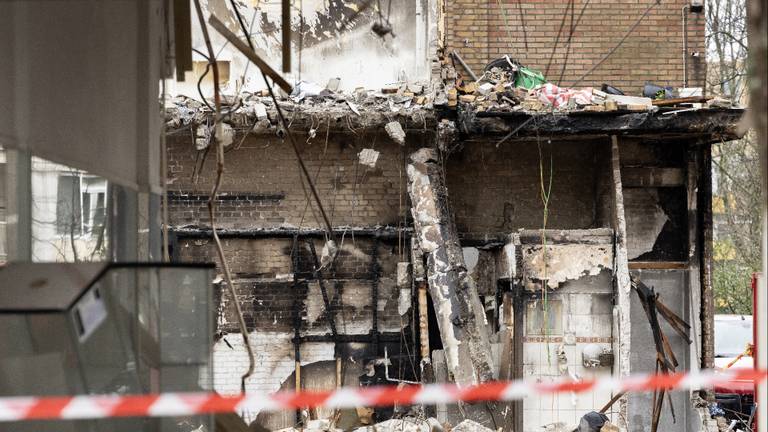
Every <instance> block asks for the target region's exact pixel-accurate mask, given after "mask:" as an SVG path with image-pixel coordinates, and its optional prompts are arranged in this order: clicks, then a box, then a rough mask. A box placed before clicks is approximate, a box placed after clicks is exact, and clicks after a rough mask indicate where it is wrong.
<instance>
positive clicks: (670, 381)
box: [0, 370, 768, 422]
mask: <svg viewBox="0 0 768 432" xmlns="http://www.w3.org/2000/svg"><path fill="white" fill-rule="evenodd" d="M766 378H768V372H766V371H757V370H733V371H727V372H722V373H713V372H700V373H691V374H686V373H677V374H670V375H634V376H631V377H628V378H625V379H617V378H600V379H595V380H583V381H572V380H561V381H555V382H550V383H542V382H536V381H531V380H521V381H497V382H490V383H486V384H482V385H478V386H472V387H464V388H458V387H456V386H455V385H451V384H430V385H424V386H406V387H401V388H397V387H394V386H384V387H355V388H351V387H346V388H341V389H338V390H331V391H304V392H300V393H295V392H278V393H274V394H247V395H245V396H242V395H237V396H221V395H218V394H215V393H202V392H201V393H163V394H147V395H101V396H95V395H82V396H62V397H0V421H5V422H8V421H22V420H40V419H94V418H107V417H131V416H136V417H176V416H190V415H196V414H209V413H219V412H237V411H261V410H265V411H279V410H286V409H296V408H304V407H326V408H353V407H360V406H389V405H394V404H401V405H408V404H426V405H432V404H445V403H455V402H458V401H465V402H475V401H510V400H518V399H524V398H525V397H527V396H530V395H544V394H553V393H569V392H574V393H583V392H587V391H601V392H606V393H610V392H613V393H618V392H620V391H626V392H630V393H631V392H647V391H652V390H657V389H666V390H691V389H694V390H695V389H701V388H709V387H713V386H716V385H723V384H726V383H729V382H733V381H742V382H744V381H749V382H755V383H758V382H760V381H762V380H764V379H766Z"/></svg>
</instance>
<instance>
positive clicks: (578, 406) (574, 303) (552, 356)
mask: <svg viewBox="0 0 768 432" xmlns="http://www.w3.org/2000/svg"><path fill="white" fill-rule="evenodd" d="M608 290H610V284H609V285H608V286H607V287H605V288H603V289H599V290H597V291H594V290H586V291H587V292H579V291H578V290H575V289H564V290H563V291H561V292H555V293H552V294H550V297H549V298H550V299H551V300H560V301H562V312H561V313H562V316H561V318H562V329H563V331H562V334H550V335H549V336H547V337H546V339H545V340H546V341H548V342H545V341H542V340H541V337H540V336H531V337H530V338H528V339H524V343H523V375H524V378H526V379H534V380H540V381H542V382H548V381H555V380H561V379H563V378H567V377H568V375H572V374H573V375H576V376H577V377H580V378H593V377H596V376H601V375H602V376H605V375H611V373H612V371H611V368H610V367H600V368H585V367H584V366H583V363H582V350H583V349H584V347H585V346H587V345H589V344H590V343H595V344H596V345H598V346H600V347H604V348H607V349H610V348H611V347H612V346H611V336H612V335H611V333H612V322H613V319H612V315H611V307H612V304H611V296H610V294H609V292H610V291H608ZM606 291H607V292H606ZM569 334H570V335H571V336H572V337H573V339H574V340H576V342H575V343H573V344H570V345H569V344H567V343H566V340H568V339H569V338H567V337H565V336H566V335H569ZM561 345H562V346H563V348H564V350H565V354H566V358H567V371H566V372H565V373H561V368H560V365H559V362H558V349H559V347H560V346H561ZM563 369H564V368H563ZM612 396H613V395H612V394H606V393H602V392H587V393H581V394H579V395H576V394H571V393H562V394H557V395H548V396H542V397H536V396H530V397H528V398H526V399H525V401H524V402H523V410H524V412H523V415H524V422H523V423H524V430H525V432H529V431H530V432H534V431H536V432H540V431H543V430H544V429H543V427H544V426H546V425H548V424H555V423H563V424H565V425H568V426H574V427H575V426H577V425H578V422H579V420H580V419H581V417H582V416H583V415H584V414H586V413H587V412H589V411H598V410H599V409H600V408H601V407H602V406H603V405H605V404H606V403H607V402H608V401H609V400H610V399H611V397H612ZM608 417H609V418H611V419H612V416H611V413H610V412H609V413H608ZM612 420H614V419H612Z"/></svg>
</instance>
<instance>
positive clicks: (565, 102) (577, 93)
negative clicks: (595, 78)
mask: <svg viewBox="0 0 768 432" xmlns="http://www.w3.org/2000/svg"><path fill="white" fill-rule="evenodd" d="M534 92H535V93H536V96H537V97H538V99H539V100H540V101H541V103H543V104H544V105H551V106H553V107H554V108H557V109H559V108H565V107H575V106H585V105H590V104H592V89H591V88H586V89H581V90H577V89H571V88H565V87H558V86H556V85H554V84H551V83H547V84H544V85H543V86H541V87H538V88H536V89H534Z"/></svg>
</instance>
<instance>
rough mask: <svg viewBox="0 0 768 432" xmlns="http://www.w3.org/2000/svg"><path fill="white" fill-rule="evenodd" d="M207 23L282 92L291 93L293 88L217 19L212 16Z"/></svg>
mask: <svg viewBox="0 0 768 432" xmlns="http://www.w3.org/2000/svg"><path fill="white" fill-rule="evenodd" d="M208 23H209V24H210V25H211V27H213V28H214V29H216V31H217V32H219V33H220V34H221V35H222V36H224V38H225V39H226V40H228V41H229V43H231V44H232V46H234V47H235V48H237V50H238V51H240V53H242V54H243V55H244V56H245V57H246V58H248V60H250V61H251V62H253V64H255V65H256V66H258V68H259V69H261V71H262V72H264V73H265V74H266V75H267V76H268V77H270V78H272V80H273V81H274V82H275V84H277V85H278V86H280V88H281V89H283V91H285V92H286V93H288V94H291V93H293V87H292V86H291V85H290V84H288V81H286V80H285V78H283V77H282V76H281V75H280V74H279V73H277V71H276V70H274V69H272V66H270V65H269V64H268V63H267V62H266V61H264V60H263V59H262V58H261V57H259V55H258V54H256V53H255V52H253V50H252V49H251V48H250V47H249V46H248V45H247V44H246V43H245V42H243V41H242V40H240V38H238V37H237V35H235V34H234V33H232V32H231V31H230V30H229V29H228V28H227V26H226V24H224V23H223V22H221V21H219V19H218V18H216V17H215V16H214V15H211V17H210V18H209V19H208Z"/></svg>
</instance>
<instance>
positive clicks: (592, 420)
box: [578, 411, 608, 432]
mask: <svg viewBox="0 0 768 432" xmlns="http://www.w3.org/2000/svg"><path fill="white" fill-rule="evenodd" d="M607 421H608V417H607V416H606V415H605V414H603V413H599V412H597V411H590V412H588V413H586V414H584V416H583V417H581V421H579V429H578V432H600V429H602V427H603V425H604V424H605V422H607Z"/></svg>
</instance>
